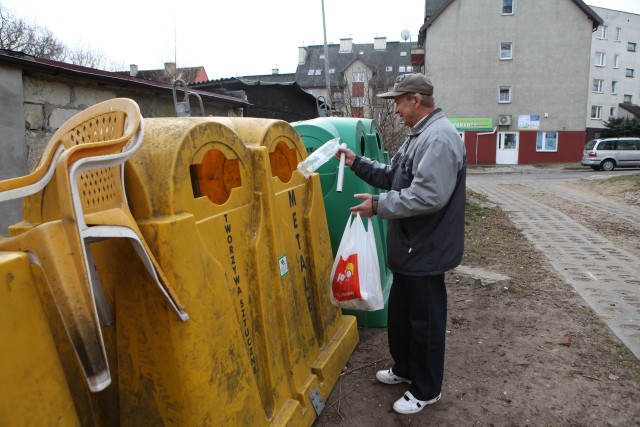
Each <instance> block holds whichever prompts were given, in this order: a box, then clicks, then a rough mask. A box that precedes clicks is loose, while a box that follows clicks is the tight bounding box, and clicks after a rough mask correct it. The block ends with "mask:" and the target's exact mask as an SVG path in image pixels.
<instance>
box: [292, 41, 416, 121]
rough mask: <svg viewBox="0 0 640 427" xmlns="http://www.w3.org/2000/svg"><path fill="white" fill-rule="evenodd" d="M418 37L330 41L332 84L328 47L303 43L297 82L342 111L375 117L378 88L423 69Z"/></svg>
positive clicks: (345, 113)
mask: <svg viewBox="0 0 640 427" xmlns="http://www.w3.org/2000/svg"><path fill="white" fill-rule="evenodd" d="M416 49H417V42H415V41H413V42H412V41H410V40H406V41H402V42H397V41H393V42H390V41H387V38H386V37H376V38H374V41H373V43H354V42H353V39H351V38H344V39H340V44H329V45H327V54H328V55H327V57H326V59H327V62H328V69H329V86H330V91H331V93H329V90H328V89H327V78H326V74H325V47H324V45H313V46H304V47H300V48H299V50H298V67H297V69H296V77H295V80H296V82H297V83H298V84H299V85H300V87H302V88H303V89H304V90H306V91H307V92H309V93H311V94H313V95H314V96H316V97H319V96H322V97H324V98H325V99H327V100H329V102H330V103H331V104H332V105H333V107H334V109H335V110H336V111H337V112H338V114H339V115H343V116H347V117H372V109H373V104H374V99H375V98H374V96H375V93H376V91H378V90H380V91H382V90H383V89H384V90H386V89H387V88H388V87H389V85H392V84H393V80H394V79H395V78H396V76H398V74H403V73H411V72H422V71H423V70H422V64H423V62H424V56H423V55H415V54H414V55H412V53H414V51H415V50H416Z"/></svg>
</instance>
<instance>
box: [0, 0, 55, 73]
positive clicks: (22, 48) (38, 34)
mask: <svg viewBox="0 0 640 427" xmlns="http://www.w3.org/2000/svg"><path fill="white" fill-rule="evenodd" d="M0 49H8V50H13V51H17V52H23V53H26V54H28V55H33V56H37V57H39V58H46V59H53V60H55V61H62V60H64V59H65V57H66V55H67V53H66V50H67V48H66V47H65V45H64V44H62V43H61V42H60V41H59V40H58V39H56V38H55V37H54V35H53V33H52V32H51V31H50V30H49V29H47V28H42V27H39V26H37V25H30V24H28V23H27V22H25V21H24V20H23V19H20V18H18V17H17V16H15V15H14V14H13V13H11V12H10V11H8V10H7V9H6V8H5V9H3V8H2V5H0Z"/></svg>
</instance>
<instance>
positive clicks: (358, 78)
mask: <svg viewBox="0 0 640 427" xmlns="http://www.w3.org/2000/svg"><path fill="white" fill-rule="evenodd" d="M351 77H352V78H353V82H354V83H362V82H364V73H363V72H362V71H354V72H353V74H352V76H351Z"/></svg>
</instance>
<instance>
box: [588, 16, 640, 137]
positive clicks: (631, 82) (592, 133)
mask: <svg viewBox="0 0 640 427" xmlns="http://www.w3.org/2000/svg"><path fill="white" fill-rule="evenodd" d="M592 9H593V11H594V12H596V13H597V14H598V16H600V17H601V18H602V20H603V23H602V24H601V25H600V26H598V28H597V29H596V31H594V33H593V36H592V42H591V64H590V68H589V81H590V86H589V91H588V96H589V101H588V103H589V104H588V105H589V108H588V109H587V117H586V129H587V137H588V138H589V139H591V138H595V137H598V136H599V134H600V132H601V131H602V129H603V128H604V127H605V122H606V121H607V120H609V119H610V118H612V117H634V116H635V115H634V112H635V113H636V114H637V112H638V111H639V109H640V15H637V14H634V13H628V12H621V11H619V10H612V9H604V8H601V7H593V8H592Z"/></svg>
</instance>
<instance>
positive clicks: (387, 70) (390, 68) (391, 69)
mask: <svg viewBox="0 0 640 427" xmlns="http://www.w3.org/2000/svg"><path fill="white" fill-rule="evenodd" d="M384 70H385V71H386V72H390V71H393V67H392V66H389V65H387V67H386V68H385V69H384Z"/></svg>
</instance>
